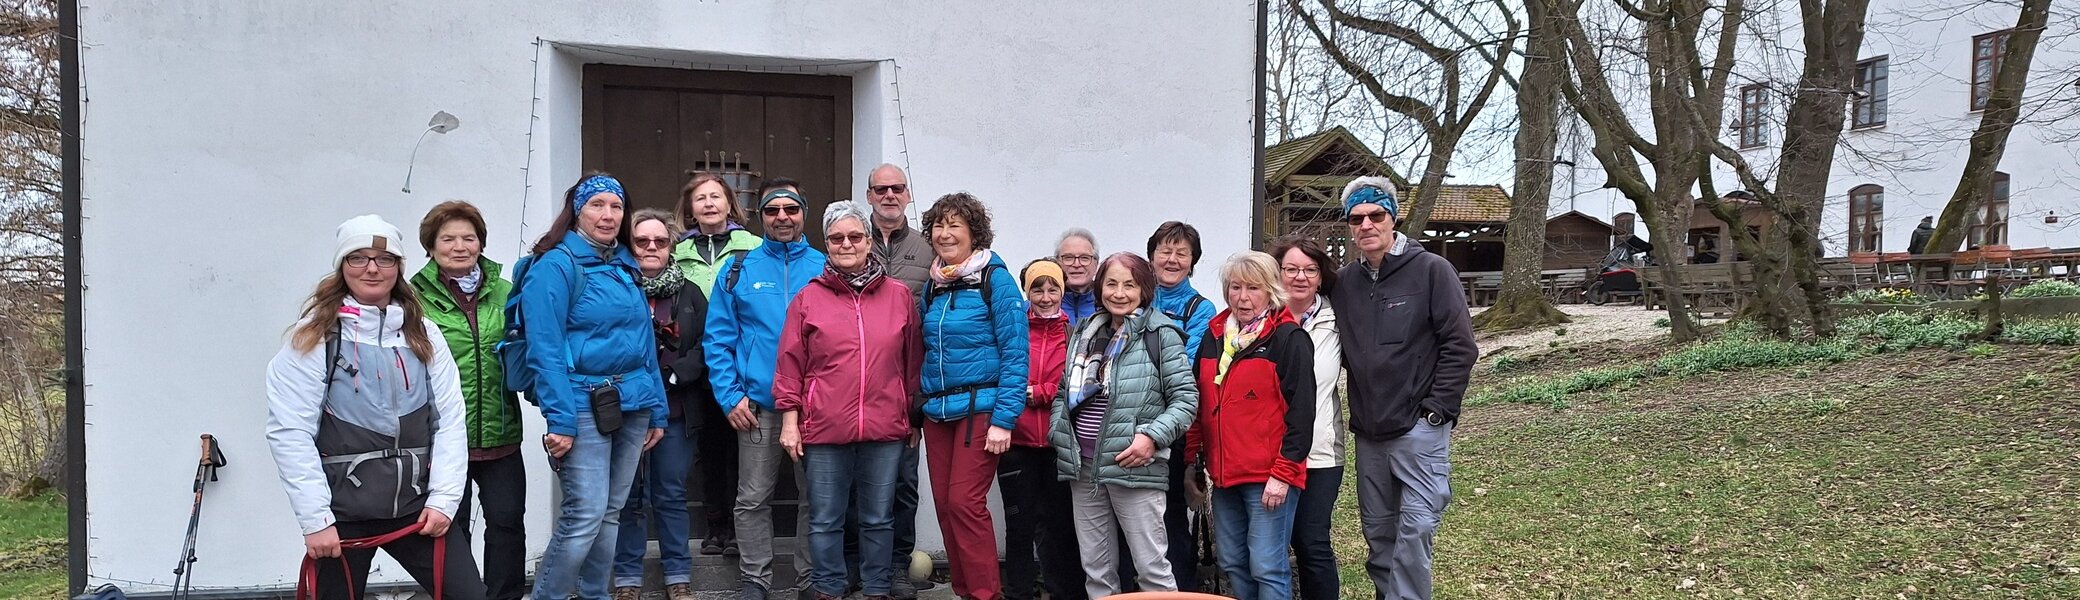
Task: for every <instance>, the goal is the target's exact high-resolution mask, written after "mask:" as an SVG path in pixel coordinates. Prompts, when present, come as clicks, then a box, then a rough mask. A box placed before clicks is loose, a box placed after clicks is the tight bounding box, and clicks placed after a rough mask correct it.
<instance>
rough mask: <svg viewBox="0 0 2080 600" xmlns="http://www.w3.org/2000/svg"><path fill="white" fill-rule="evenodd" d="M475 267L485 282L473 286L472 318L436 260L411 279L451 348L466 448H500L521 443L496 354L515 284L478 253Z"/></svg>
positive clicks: (515, 409) (512, 398) (513, 402)
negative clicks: (464, 416) (459, 380)
mask: <svg viewBox="0 0 2080 600" xmlns="http://www.w3.org/2000/svg"><path fill="white" fill-rule="evenodd" d="M477 268H478V269H480V270H482V271H483V272H484V275H483V277H484V283H483V284H482V286H481V287H479V288H477V301H476V313H477V314H476V319H475V321H474V322H472V320H471V319H470V315H468V314H465V313H464V312H463V309H462V302H460V301H459V300H457V299H456V298H455V293H454V291H453V290H451V289H449V286H448V284H447V282H444V281H441V270H440V265H439V264H436V263H433V262H430V261H429V262H427V263H426V268H424V269H420V270H419V273H418V274H416V275H413V276H412V281H411V283H412V290H413V291H417V292H418V293H419V306H420V307H422V308H424V309H425V313H426V320H428V321H433V324H434V325H436V326H439V327H440V330H441V337H443V338H445V339H446V341H447V342H448V348H449V349H450V350H452V351H453V352H454V358H455V367H456V371H457V372H458V374H459V375H460V376H461V378H462V403H463V406H464V407H465V410H466V414H467V422H468V423H467V425H466V426H465V427H466V428H467V429H468V432H469V447H470V448H500V447H505V446H511V445H513V444H518V443H520V395H519V394H516V393H513V392H511V391H508V390H506V383H505V382H506V373H505V366H504V364H503V363H501V362H500V361H499V356H498V342H499V341H500V340H502V339H504V337H505V331H506V296H507V295H508V294H511V293H512V291H513V284H512V283H511V282H508V281H506V280H504V279H500V278H499V271H500V270H501V269H502V267H501V266H500V265H499V264H498V263H497V262H493V261H492V260H491V259H489V258H482V257H479V258H478V259H477Z"/></svg>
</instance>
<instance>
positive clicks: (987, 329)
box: [918, 256, 1027, 429]
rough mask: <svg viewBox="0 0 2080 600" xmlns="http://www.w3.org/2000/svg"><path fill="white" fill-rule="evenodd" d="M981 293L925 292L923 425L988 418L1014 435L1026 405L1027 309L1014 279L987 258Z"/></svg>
mask: <svg viewBox="0 0 2080 600" xmlns="http://www.w3.org/2000/svg"><path fill="white" fill-rule="evenodd" d="M984 272H985V273H987V275H985V276H984V277H983V284H984V285H988V286H990V288H991V291H990V303H991V305H990V306H983V302H982V290H981V289H980V287H979V286H971V285H962V284H955V285H951V286H947V285H940V284H937V283H934V284H932V289H931V290H930V291H927V292H925V294H924V297H923V298H921V299H920V302H922V307H921V310H920V311H918V312H919V313H920V314H922V315H924V347H925V352H924V369H923V372H922V377H921V381H920V383H921V384H922V386H923V388H924V398H925V400H924V417H925V418H927V419H931V420H932V421H936V422H940V423H946V422H951V421H959V420H961V419H966V418H968V417H970V416H974V415H980V414H987V415H990V418H989V422H990V425H993V426H996V427H1002V428H1004V429H1015V428H1017V427H1018V414H1019V413H1020V412H1024V411H1025V406H1026V401H1025V393H1026V368H1027V365H1026V344H1027V340H1026V319H1025V315H1026V302H1025V296H1024V295H1023V294H1021V293H1019V290H1018V277H1017V276H1014V275H1012V274H1011V271H1010V270H1009V269H1007V268H1005V267H1004V259H1003V257H1000V256H991V257H990V259H989V266H988V267H985V268H984Z"/></svg>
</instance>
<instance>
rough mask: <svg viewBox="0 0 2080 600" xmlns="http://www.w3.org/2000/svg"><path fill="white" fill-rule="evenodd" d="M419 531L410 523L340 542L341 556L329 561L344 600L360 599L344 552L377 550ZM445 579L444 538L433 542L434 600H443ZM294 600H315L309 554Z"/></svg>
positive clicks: (314, 562) (314, 561)
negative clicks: (334, 564)
mask: <svg viewBox="0 0 2080 600" xmlns="http://www.w3.org/2000/svg"><path fill="white" fill-rule="evenodd" d="M419 529H420V525H419V524H418V523H413V524H410V525H406V526H405V527H404V528H403V529H399V530H397V531H392V532H390V533H386V534H383V535H376V536H369V537H364V538H354V539H350V540H340V541H339V549H340V551H341V552H342V554H341V556H340V557H339V558H336V559H332V560H335V561H337V562H339V571H340V576H342V577H344V578H346V582H347V597H348V598H359V597H360V595H358V594H355V593H354V574H353V571H351V570H348V569H347V559H346V556H345V554H344V553H345V551H347V550H369V549H374V548H381V547H383V546H384V545H386V544H389V543H391V542H395V541H398V540H402V539H404V538H407V537H410V536H414V535H418V534H419ZM447 577H448V536H445V535H444V536H440V537H437V538H433V598H434V600H441V598H443V596H442V595H441V588H442V586H443V583H444V580H445V579H447ZM296 600H318V559H315V558H311V556H310V555H309V554H305V555H304V556H303V568H302V569H301V571H300V572H299V573H298V574H297V577H296Z"/></svg>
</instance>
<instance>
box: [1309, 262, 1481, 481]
mask: <svg viewBox="0 0 2080 600" xmlns="http://www.w3.org/2000/svg"><path fill="white" fill-rule="evenodd" d="M1381 262H1382V263H1383V264H1382V265H1381V266H1380V269H1379V276H1378V278H1377V279H1375V278H1374V277H1373V276H1372V275H1371V273H1370V272H1369V271H1368V270H1367V269H1366V268H1365V264H1364V263H1363V262H1362V261H1356V262H1352V263H1351V264H1349V265H1345V266H1344V267H1343V270H1342V271H1339V272H1338V273H1337V284H1336V290H1335V291H1334V292H1331V294H1330V296H1329V304H1330V305H1331V306H1333V307H1335V308H1336V320H1337V322H1336V325H1337V327H1336V335H1337V337H1338V339H1339V340H1341V341H1342V342H1343V362H1344V368H1345V369H1347V370H1348V372H1349V377H1350V423H1351V433H1354V434H1356V435H1358V436H1359V437H1363V438H1368V439H1374V440H1383V439H1392V438H1397V437H1400V436H1401V435H1403V434H1406V433H1408V430H1410V429H1413V428H1414V427H1415V423H1416V415H1417V414H1419V413H1421V412H1422V411H1423V410H1424V409H1428V410H1429V411H1431V412H1435V413H1437V414H1440V415H1443V416H1444V418H1446V419H1448V420H1453V421H1456V420H1458V418H1459V404H1460V402H1461V401H1463V400H1464V399H1465V397H1466V382H1467V379H1468V377H1469V376H1470V375H1471V374H1472V372H1473V362H1474V360H1476V359H1478V358H1480V350H1479V349H1478V348H1476V347H1475V346H1474V343H1473V325H1472V317H1471V316H1470V315H1469V313H1468V312H1467V309H1466V292H1465V290H1464V289H1462V288H1461V287H1460V283H1459V272H1458V271H1457V270H1456V269H1453V268H1452V265H1451V263H1448V262H1445V260H1444V258H1443V257H1441V256H1438V255H1435V254H1431V253H1429V252H1426V251H1424V250H1423V247H1422V245H1420V244H1417V243H1415V242H1413V241H1410V242H1409V243H1408V248H1407V250H1405V251H1403V252H1402V253H1401V255H1400V256H1394V255H1391V254H1389V255H1387V256H1386V257H1385V259H1384V260H1382V261H1381Z"/></svg>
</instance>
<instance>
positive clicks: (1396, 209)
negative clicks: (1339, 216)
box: [1343, 185, 1401, 221]
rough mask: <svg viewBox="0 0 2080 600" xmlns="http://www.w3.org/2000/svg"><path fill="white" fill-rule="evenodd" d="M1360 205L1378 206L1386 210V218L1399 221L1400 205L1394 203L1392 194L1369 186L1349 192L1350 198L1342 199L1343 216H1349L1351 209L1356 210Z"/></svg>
mask: <svg viewBox="0 0 2080 600" xmlns="http://www.w3.org/2000/svg"><path fill="white" fill-rule="evenodd" d="M1360 204H1378V205H1379V206H1380V208H1384V209H1387V216H1390V217H1393V218H1394V220H1396V221H1399V220H1401V204H1400V203H1398V202H1395V201H1394V193H1393V192H1389V191H1387V190H1384V189H1381V188H1379V187H1376V186H1370V185H1368V186H1364V187H1361V188H1358V190H1357V191H1354V192H1351V195H1350V197H1347V198H1344V199H1343V214H1344V216H1350V214H1351V209H1353V208H1357V207H1358V205H1360Z"/></svg>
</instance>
